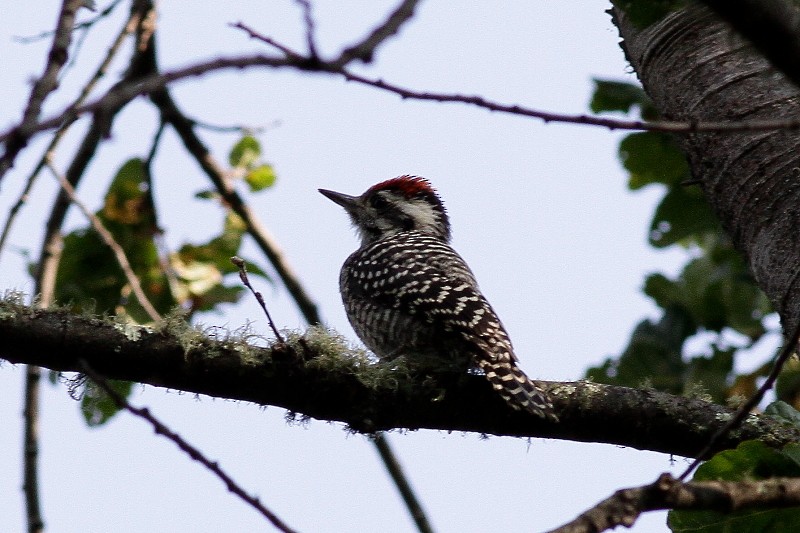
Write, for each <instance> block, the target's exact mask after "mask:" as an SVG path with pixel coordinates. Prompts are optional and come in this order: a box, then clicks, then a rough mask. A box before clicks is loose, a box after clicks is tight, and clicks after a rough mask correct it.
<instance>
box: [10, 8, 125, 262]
mask: <svg viewBox="0 0 800 533" xmlns="http://www.w3.org/2000/svg"><path fill="white" fill-rule="evenodd" d="M115 3H116V2H115ZM138 21H139V13H136V12H132V13H131V15H130V17H129V18H128V20H127V21H126V22H125V24H124V25H123V26H122V29H120V31H119V33H118V34H117V37H116V39H114V42H113V43H112V44H111V46H110V47H109V49H108V51H107V52H106V55H105V57H104V58H103V61H102V62H101V63H100V66H98V67H97V70H95V72H94V74H93V75H92V77H91V78H90V79H89V81H88V82H87V83H86V85H84V86H83V89H81V93H80V95H78V97H77V98H76V99H75V101H73V102H72V104H71V106H70V107H77V106H79V105H80V104H82V103H83V102H85V101H86V99H87V98H88V97H89V94H90V93H91V92H92V90H93V89H94V87H95V86H96V85H97V82H98V81H100V79H101V78H102V77H103V76H105V75H106V74H107V71H108V66H109V65H110V64H111V61H112V60H113V59H114V57H116V55H117V53H118V52H119V50H120V47H121V46H122V43H123V42H125V38H126V37H127V36H128V35H130V34H131V33H132V32H133V30H134V29H135V28H136V25H137V24H138ZM76 120H77V116H75V117H72V118H69V119H67V120H66V121H65V122H64V124H63V125H62V126H61V127H60V128H58V130H56V132H55V134H54V135H53V138H52V139H51V140H50V144H49V145H48V146H47V149H46V150H45V152H44V154H43V155H42V157H40V158H39V162H38V163H37V164H36V167H34V169H33V171H31V173H30V174H29V175H28V179H27V180H26V182H25V187H24V188H23V190H22V192H21V193H20V195H19V198H18V199H17V201H16V203H14V205H13V207H12V208H11V209H10V210H9V212H8V215H7V217H6V221H5V224H4V225H3V230H2V233H0V254H2V251H3V248H4V246H5V243H6V239H7V238H8V235H9V234H10V232H11V228H12V226H13V225H14V220H16V217H17V214H18V213H19V211H20V209H22V207H23V206H24V205H25V203H26V202H27V201H28V197H29V195H30V193H31V190H32V189H33V186H34V184H35V183H36V178H37V176H38V175H39V173H40V172H41V171H42V169H43V168H44V167H45V164H46V163H47V158H48V157H49V158H51V159H52V158H53V156H54V154H55V149H56V147H57V146H58V145H59V143H60V142H61V139H62V138H63V137H64V135H65V134H66V133H67V131H68V130H69V127H70V126H71V125H72V124H73V123H74V122H75V121H76Z"/></svg>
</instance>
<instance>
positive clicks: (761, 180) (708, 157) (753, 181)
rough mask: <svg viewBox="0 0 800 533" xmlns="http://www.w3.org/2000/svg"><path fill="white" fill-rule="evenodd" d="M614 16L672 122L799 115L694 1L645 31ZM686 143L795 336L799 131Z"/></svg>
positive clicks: (738, 41)
mask: <svg viewBox="0 0 800 533" xmlns="http://www.w3.org/2000/svg"><path fill="white" fill-rule="evenodd" d="M613 15H614V19H615V22H616V23H617V25H618V27H619V30H620V35H621V36H622V37H623V39H624V41H623V43H622V47H623V49H624V51H625V54H626V56H627V58H628V60H629V61H630V62H631V64H632V65H633V67H634V68H635V70H636V72H637V74H638V75H639V79H640V80H641V81H642V84H643V85H644V87H645V90H646V91H647V92H648V94H649V95H650V96H651V98H652V99H653V101H654V103H655V105H656V107H657V108H658V109H659V110H660V111H661V113H662V114H663V115H664V116H665V117H666V118H669V119H674V120H686V121H701V120H725V119H727V120H755V119H764V118H779V117H796V116H797V115H798V103H800V99H799V98H798V97H799V96H800V94H799V92H798V89H797V87H796V86H794V85H793V84H792V83H790V82H789V81H788V80H787V78H786V77H785V76H784V75H783V74H781V73H780V72H779V71H777V70H776V69H775V68H774V67H773V66H772V65H771V64H770V62H769V61H768V60H767V59H766V58H765V57H764V56H762V55H761V54H760V53H759V52H758V51H756V49H755V48H754V47H753V46H752V45H751V43H750V42H749V41H747V40H746V39H745V38H744V37H742V36H740V35H739V34H737V33H735V32H734V30H732V29H731V28H730V26H729V25H728V24H727V23H725V22H723V21H722V20H721V19H719V18H718V16H717V15H715V14H714V13H712V12H711V11H710V10H708V9H707V8H705V7H701V6H699V5H696V4H691V5H690V6H689V7H687V8H686V9H683V10H680V11H676V12H673V13H670V14H669V15H667V16H666V17H664V18H663V19H662V20H660V21H659V22H657V23H655V24H653V25H651V26H649V27H647V28H645V29H639V28H636V27H635V26H634V25H633V24H631V23H630V21H629V20H628V19H627V18H626V17H625V14H624V13H621V12H620V11H618V10H614V12H613ZM678 140H679V142H680V144H681V146H682V147H683V149H684V151H685V152H686V154H687V155H688V159H689V162H690V165H691V169H692V172H693V174H694V177H695V178H696V179H698V180H699V181H700V186H701V187H702V189H703V191H704V193H705V195H706V198H707V199H708V201H709V202H710V204H711V206H712V207H713V209H714V210H715V212H716V213H717V215H718V216H719V218H720V220H721V221H722V223H723V226H724V227H725V229H726V231H727V232H728V233H729V234H730V235H731V237H732V238H733V241H734V245H735V246H736V248H737V249H738V250H740V251H741V252H742V253H743V254H744V255H745V257H746V258H747V261H748V264H749V266H750V269H751V271H752V273H753V275H754V277H755V279H756V281H757V283H758V285H759V286H760V287H761V289H762V290H764V292H765V293H766V294H767V296H768V297H769V299H770V300H771V301H772V303H773V305H774V306H775V309H776V310H777V311H778V312H779V314H780V316H781V319H782V322H783V326H784V330H785V331H793V330H794V329H795V328H796V327H797V325H798V317H799V316H800V307H798V305H797V302H798V295H799V294H800V279H799V277H798V271H799V270H798V269H800V260H798V259H799V257H800V239H798V238H797V229H796V228H797V225H798V222H799V221H800V208H799V207H798V206H800V198H799V196H800V149H799V148H800V133H799V132H798V131H796V130H790V131H787V130H783V131H767V132H741V133H695V134H690V135H684V136H680V137H679V138H678Z"/></svg>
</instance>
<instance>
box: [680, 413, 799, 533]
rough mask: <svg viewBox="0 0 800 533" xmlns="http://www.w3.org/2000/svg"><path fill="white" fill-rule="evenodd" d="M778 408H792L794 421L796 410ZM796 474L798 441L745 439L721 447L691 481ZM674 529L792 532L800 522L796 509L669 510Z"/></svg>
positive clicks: (709, 532) (711, 532)
mask: <svg viewBox="0 0 800 533" xmlns="http://www.w3.org/2000/svg"><path fill="white" fill-rule="evenodd" d="M779 409H781V410H783V411H785V410H786V409H790V410H791V411H793V413H792V414H791V416H792V418H793V419H794V420H795V424H796V421H797V419H798V417H800V413H798V412H797V411H794V409H792V408H791V407H790V406H788V405H786V404H783V406H782V407H779ZM778 476H781V477H797V476H800V444H789V445H787V446H785V447H784V448H783V450H775V449H773V448H770V447H768V446H767V445H766V444H764V443H762V442H760V441H746V442H743V443H741V444H739V446H737V448H736V449H735V450H725V451H722V452H720V453H718V454H717V455H715V456H714V457H712V458H711V459H710V460H708V461H706V462H705V463H704V464H702V465H701V466H700V467H699V468H698V469H697V473H696V474H695V476H694V480H695V481H709V480H723V481H744V480H761V479H768V478H771V477H778ZM667 523H668V525H669V527H670V528H671V529H672V531H674V532H689V531H691V532H701V533H723V532H731V531H736V532H737V533H740V532H742V533H748V532H753V533H756V532H757V533H763V532H764V531H794V529H795V527H796V525H797V524H800V509H798V508H796V507H795V508H788V509H767V510H764V509H757V510H749V511H738V512H735V513H725V514H723V513H718V512H715V511H670V513H669V515H668V519H667Z"/></svg>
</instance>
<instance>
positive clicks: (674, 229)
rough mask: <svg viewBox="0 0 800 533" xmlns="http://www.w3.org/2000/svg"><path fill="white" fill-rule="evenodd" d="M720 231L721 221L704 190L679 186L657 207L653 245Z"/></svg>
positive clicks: (651, 229) (669, 243) (651, 235)
mask: <svg viewBox="0 0 800 533" xmlns="http://www.w3.org/2000/svg"><path fill="white" fill-rule="evenodd" d="M719 231H721V230H720V226H719V221H718V220H717V217H716V215H714V213H713V211H711V207H710V206H709V205H708V202H706V200H705V199H704V198H703V197H702V195H701V193H700V192H699V191H698V190H697V189H690V188H686V187H680V186H678V187H673V188H672V189H670V191H669V192H668V193H667V194H666V195H665V196H664V198H663V199H662V200H661V203H660V204H659V205H658V207H656V212H655V214H654V215H653V221H652V222H651V224H650V244H651V245H652V246H654V247H656V248H664V247H666V246H670V245H672V244H675V243H678V242H681V241H684V240H686V239H689V238H690V237H695V236H698V235H703V234H705V233H709V232H719ZM695 240H696V239H695Z"/></svg>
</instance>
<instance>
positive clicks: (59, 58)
mask: <svg viewBox="0 0 800 533" xmlns="http://www.w3.org/2000/svg"><path fill="white" fill-rule="evenodd" d="M83 4H84V0H64V3H63V4H62V5H61V12H60V13H59V15H58V22H57V25H56V30H55V35H54V36H53V43H52V45H51V47H50V52H49V53H48V55H47V63H46V64H45V67H44V72H43V73H42V75H41V76H40V77H39V79H38V80H36V83H34V84H33V89H31V95H30V98H29V99H28V104H27V106H26V107H25V111H24V113H23V114H22V121H21V122H20V123H19V124H17V125H16V126H14V127H13V128H12V129H11V133H10V135H9V139H8V141H7V142H6V146H5V152H4V153H3V156H2V157H0V179H2V177H3V175H4V174H5V173H6V172H7V171H8V169H9V168H11V167H12V166H14V160H15V159H16V157H17V154H19V152H20V151H21V150H22V149H23V148H25V146H27V144H28V140H29V139H30V137H31V136H32V135H33V133H35V132H36V129H35V126H36V121H37V120H38V118H39V114H40V113H41V111H42V104H44V101H45V99H46V98H47V97H48V96H49V95H50V93H51V92H53V91H54V90H55V89H56V87H58V73H59V72H60V71H61V68H62V67H63V66H64V63H66V62H67V58H68V57H69V45H70V42H72V27H73V26H74V25H75V13H76V12H77V11H78V9H80V8H81V7H82V6H83Z"/></svg>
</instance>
